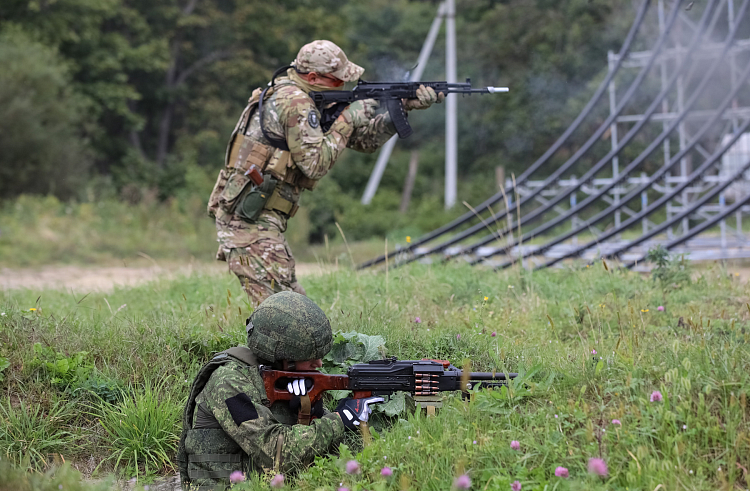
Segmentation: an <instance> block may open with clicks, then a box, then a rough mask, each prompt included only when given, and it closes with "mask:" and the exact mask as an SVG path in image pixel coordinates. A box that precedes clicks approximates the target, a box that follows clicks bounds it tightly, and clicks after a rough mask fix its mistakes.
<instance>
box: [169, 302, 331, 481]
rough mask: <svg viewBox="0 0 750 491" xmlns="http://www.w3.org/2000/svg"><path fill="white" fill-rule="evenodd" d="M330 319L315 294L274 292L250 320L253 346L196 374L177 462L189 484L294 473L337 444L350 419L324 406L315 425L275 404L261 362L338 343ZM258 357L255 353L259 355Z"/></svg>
mask: <svg viewBox="0 0 750 491" xmlns="http://www.w3.org/2000/svg"><path fill="white" fill-rule="evenodd" d="M332 339H333V338H332V333H331V327H330V323H329V322H328V319H327V318H326V316H325V314H324V313H323V311H322V310H320V308H319V307H318V306H317V305H315V304H314V303H313V302H312V301H311V300H309V299H307V298H306V297H303V296H301V295H298V294H296V293H291V292H283V293H279V294H277V295H274V296H272V297H271V298H269V299H268V300H266V301H265V302H264V303H263V304H261V305H260V306H259V307H258V309H256V311H255V312H254V313H253V315H252V316H251V317H250V319H248V346H249V347H243V346H239V347H236V348H231V349H229V350H227V351H224V352H221V353H219V354H218V355H216V356H215V357H214V358H213V360H211V362H209V363H208V364H207V365H206V366H204V367H203V368H202V369H201V371H200V372H199V373H198V376H197V377H196V380H195V382H194V383H193V386H192V388H191V390H190V396H189V397H188V401H187V404H186V408H185V413H184V417H183V434H182V437H181V439H180V446H179V450H178V457H177V458H178V462H179V467H180V475H181V478H182V482H183V489H186V490H187V489H196V488H198V489H201V490H203V489H205V490H208V489H214V486H216V485H217V484H226V482H227V479H228V477H229V476H230V474H231V473H232V472H233V471H241V472H245V473H247V472H258V473H262V472H264V471H269V470H272V469H273V470H274V471H275V472H282V473H290V472H293V471H295V470H296V469H298V468H300V467H303V466H306V465H309V464H311V463H312V462H313V460H314V458H315V456H319V455H325V454H328V453H330V452H331V451H334V450H336V449H337V447H338V445H339V443H341V441H342V440H343V437H344V431H345V425H344V423H343V422H342V419H341V417H340V415H339V414H338V413H329V412H327V411H325V412H324V414H323V416H322V417H321V418H318V419H314V420H312V421H311V422H310V424H309V425H303V424H295V423H297V416H298V414H296V413H294V412H292V411H291V410H290V408H289V404H288V403H287V402H281V401H280V402H277V403H275V404H273V405H271V404H270V403H269V400H268V397H267V395H266V391H265V388H264V385H263V380H262V378H261V375H260V372H259V369H258V368H259V362H260V363H262V364H264V365H273V364H274V363H277V362H279V361H280V360H297V361H299V360H306V359H315V358H321V357H322V356H324V355H325V353H327V352H328V351H329V350H330V349H331V345H332ZM256 355H257V358H256Z"/></svg>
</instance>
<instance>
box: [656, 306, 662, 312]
mask: <svg viewBox="0 0 750 491" xmlns="http://www.w3.org/2000/svg"><path fill="white" fill-rule="evenodd" d="M656 310H658V311H659V312H664V306H663V305H659V306H658V307H656Z"/></svg>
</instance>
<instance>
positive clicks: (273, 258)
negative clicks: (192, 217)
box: [217, 213, 306, 306]
mask: <svg viewBox="0 0 750 491" xmlns="http://www.w3.org/2000/svg"><path fill="white" fill-rule="evenodd" d="M268 214H272V215H276V216H278V215H279V214H278V213H268ZM261 216H262V215H261ZM240 221H241V220H240ZM242 223H243V224H245V225H247V227H245V226H242V228H238V229H237V232H238V233H237V234H232V235H231V236H230V237H231V238H230V239H228V240H230V241H232V245H238V244H235V243H234V241H236V239H237V238H238V237H239V238H240V240H239V243H245V244H247V245H246V246H244V247H233V248H230V249H228V250H227V251H226V252H227V253H226V260H227V264H228V265H229V271H231V272H232V273H234V274H235V275H236V276H237V278H239V280H240V284H241V285H242V289H243V290H245V293H247V296H248V298H249V299H250V302H251V303H252V304H253V305H254V306H257V305H260V303H261V302H262V301H263V300H265V299H266V298H268V297H270V296H271V295H273V294H274V293H278V292H281V291H293V292H297V293H300V294H302V295H305V294H306V292H305V289H304V288H303V287H302V285H300V284H299V283H298V282H297V275H296V272H295V268H294V264H295V263H294V257H293V256H292V251H291V250H290V249H289V245H288V244H287V242H286V238H285V237H284V235H283V234H282V233H281V231H280V230H279V229H278V228H276V227H274V226H272V225H271V224H270V223H269V222H267V221H265V220H264V221H262V222H259V223H257V224H247V223H245V222H242ZM217 224H218V222H217ZM231 228H232V227H226V228H224V227H222V229H221V230H220V232H219V237H220V239H221V237H222V233H226V232H230V233H231Z"/></svg>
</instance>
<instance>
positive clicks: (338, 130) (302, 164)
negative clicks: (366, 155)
mask: <svg viewBox="0 0 750 491" xmlns="http://www.w3.org/2000/svg"><path fill="white" fill-rule="evenodd" d="M298 92H299V94H300V95H299V97H296V98H290V99H286V100H284V102H283V107H280V112H281V121H282V123H283V125H284V127H285V132H286V135H285V136H286V143H287V145H288V146H289V151H290V152H291V155H292V160H293V161H294V163H295V164H296V165H297V167H299V169H300V170H301V171H302V173H303V174H304V175H305V176H307V177H309V178H310V179H320V178H321V177H323V176H324V175H326V174H327V173H328V171H329V170H330V169H331V167H332V166H333V164H334V163H335V162H336V159H337V158H338V157H339V154H341V152H342V151H343V150H344V149H345V148H346V145H347V143H348V141H349V137H350V136H351V132H352V130H353V128H352V127H351V126H349V127H342V126H343V125H337V124H334V125H333V126H332V127H331V129H330V130H329V131H328V132H327V133H324V132H323V129H322V128H321V127H320V113H319V112H318V110H317V109H316V108H315V104H313V102H312V100H311V99H310V98H309V97H308V96H307V94H304V93H303V92H302V91H298ZM278 104H282V103H281V102H280V101H279V99H277V105H278Z"/></svg>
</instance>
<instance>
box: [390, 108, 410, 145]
mask: <svg viewBox="0 0 750 491" xmlns="http://www.w3.org/2000/svg"><path fill="white" fill-rule="evenodd" d="M385 107H386V108H387V109H388V113H389V114H390V115H391V121H393V126H395V127H396V133H398V137H399V138H407V137H408V136H410V135H411V133H412V129H411V126H410V125H409V120H408V119H407V118H406V109H404V104H403V102H401V99H388V100H386V101H385Z"/></svg>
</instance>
